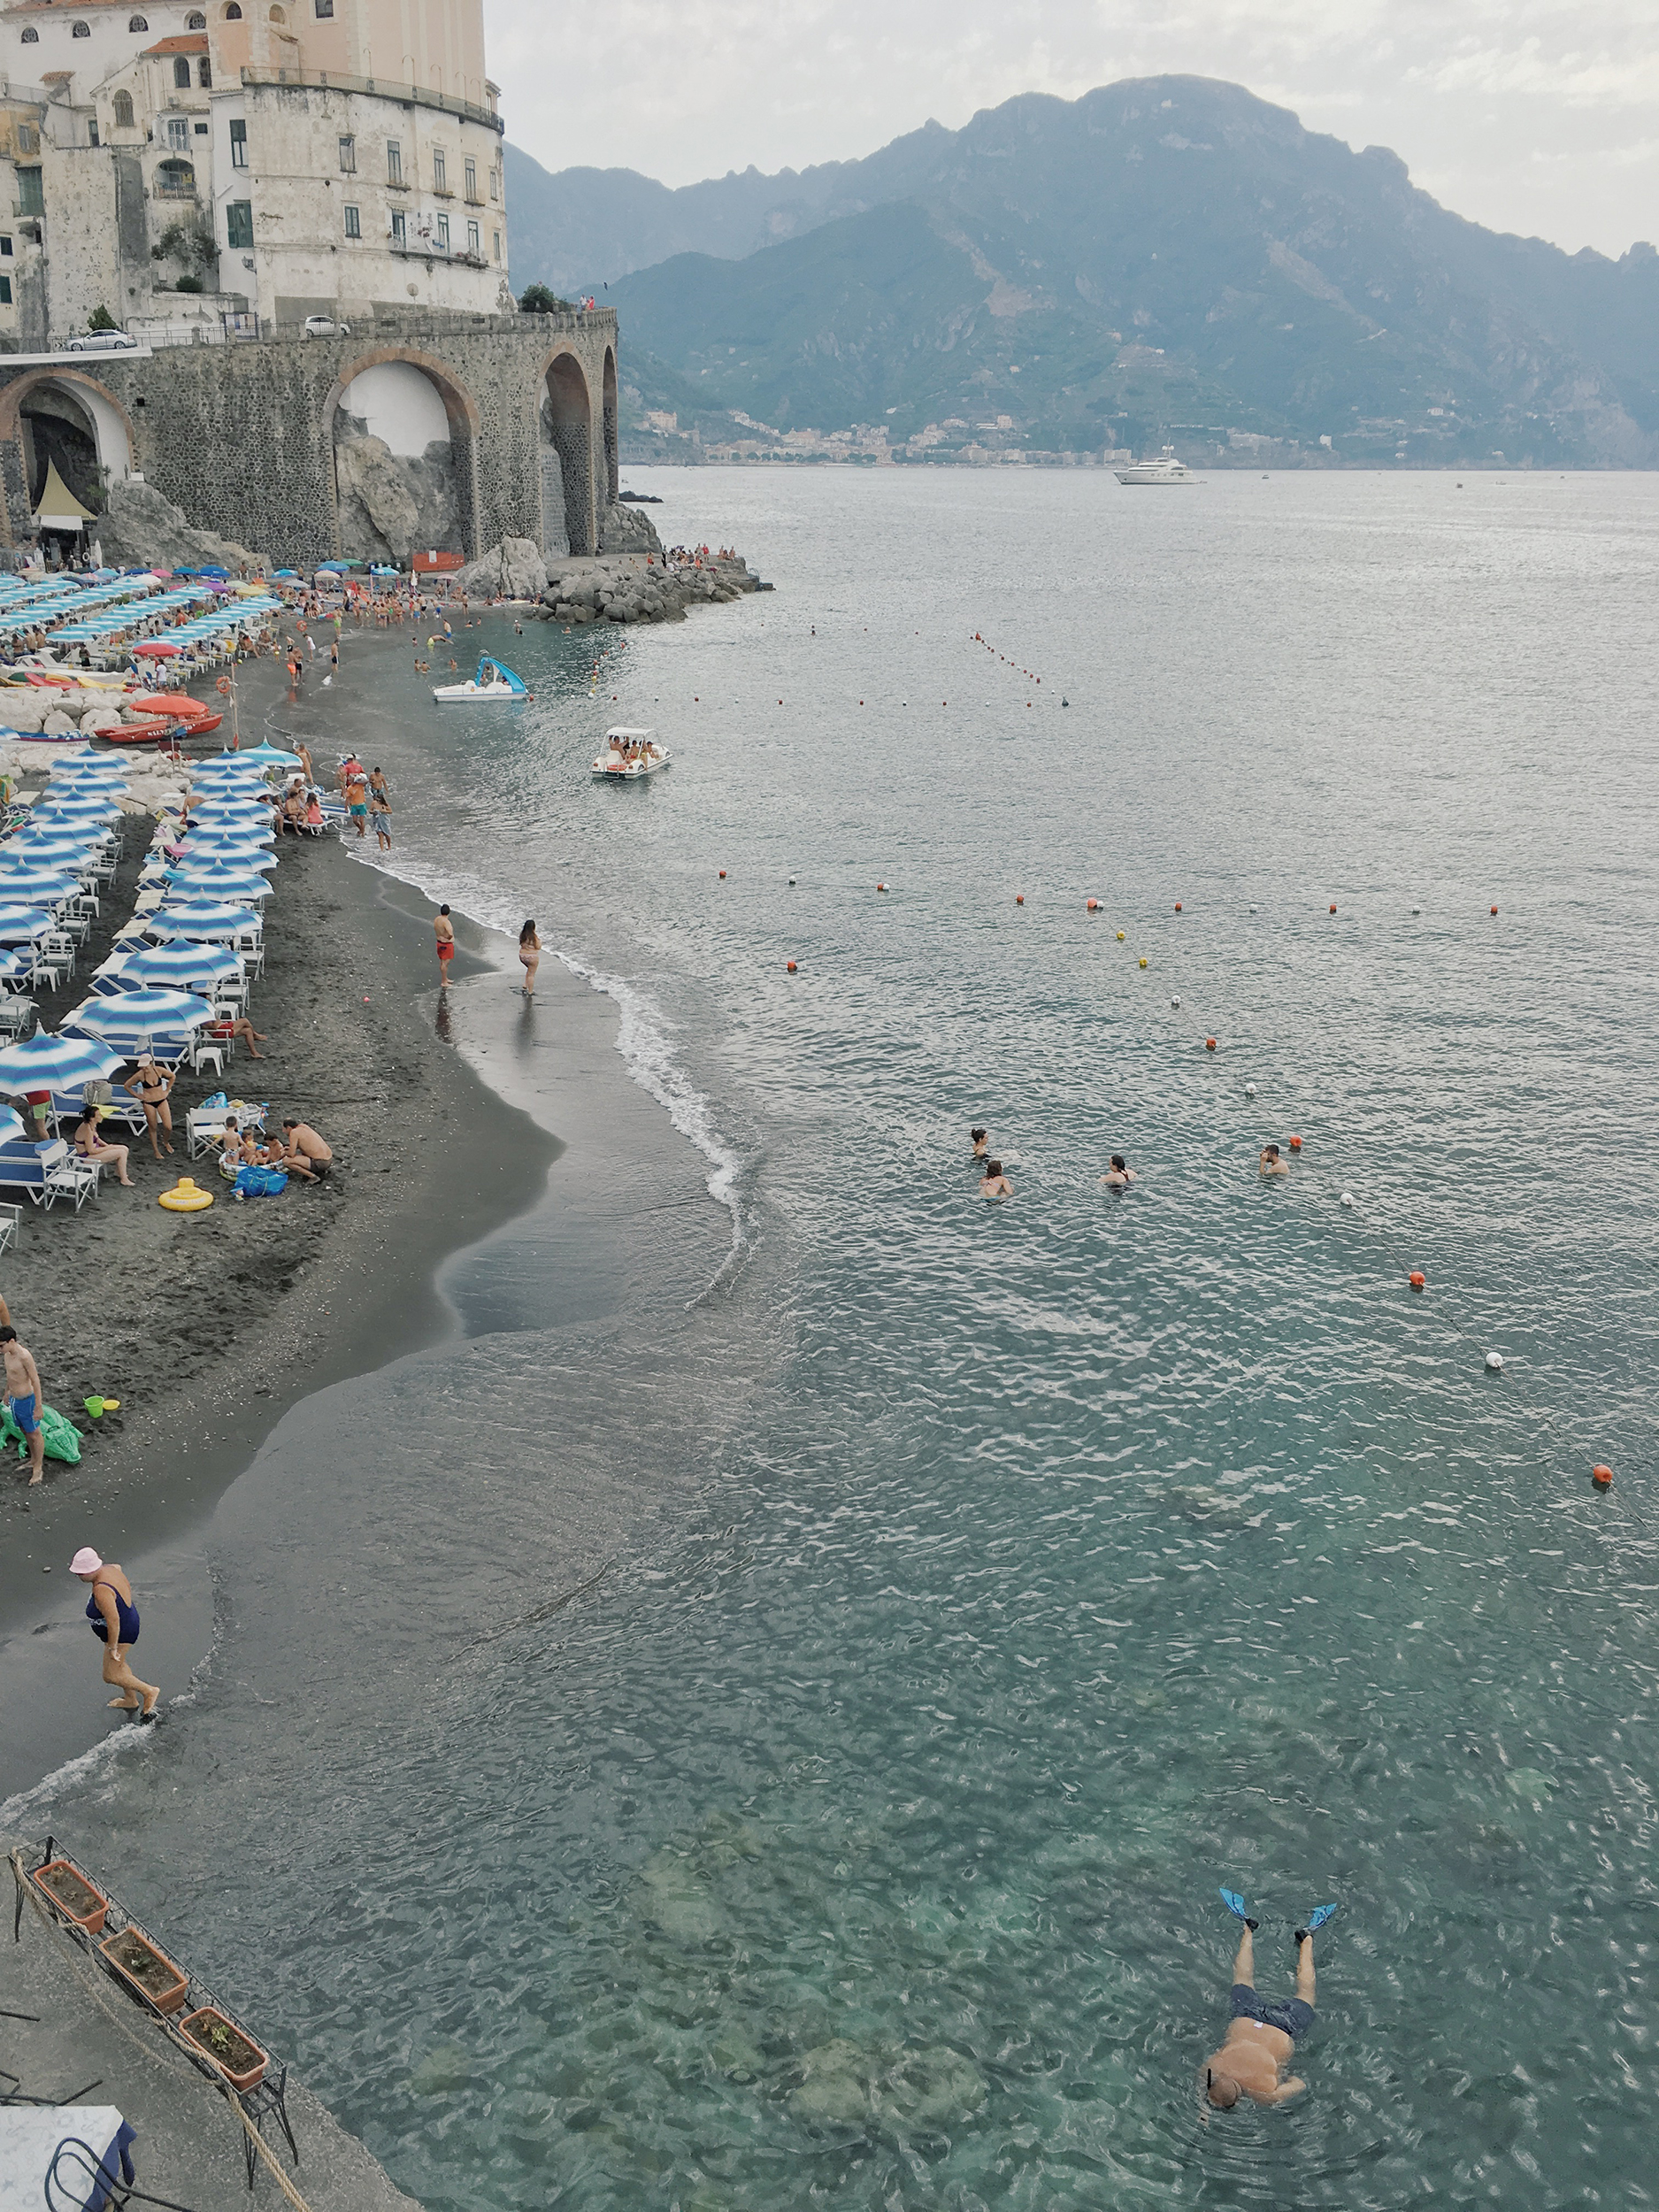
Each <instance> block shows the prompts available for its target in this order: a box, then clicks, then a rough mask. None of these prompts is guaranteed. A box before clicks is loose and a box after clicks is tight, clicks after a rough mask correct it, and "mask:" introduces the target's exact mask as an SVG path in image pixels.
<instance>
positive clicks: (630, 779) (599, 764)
mask: <svg viewBox="0 0 1659 2212" xmlns="http://www.w3.org/2000/svg"><path fill="white" fill-rule="evenodd" d="M668 764H669V756H668V748H667V747H666V746H665V745H658V744H657V743H656V742H655V741H654V740H653V738H652V735H651V733H650V731H649V730H625V729H622V728H620V727H618V728H617V729H614V730H607V731H606V732H605V749H604V751H603V753H601V754H599V755H598V756H597V757H595V761H594V775H595V778H596V780H598V781H599V782H600V783H640V782H641V781H643V780H644V779H645V778H646V777H647V776H654V775H655V774H656V773H657V770H658V769H659V768H666V767H667V766H668Z"/></svg>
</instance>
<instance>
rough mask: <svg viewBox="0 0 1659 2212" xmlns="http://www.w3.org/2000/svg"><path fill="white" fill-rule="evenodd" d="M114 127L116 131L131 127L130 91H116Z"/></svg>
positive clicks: (127, 129) (131, 105) (131, 102)
mask: <svg viewBox="0 0 1659 2212" xmlns="http://www.w3.org/2000/svg"><path fill="white" fill-rule="evenodd" d="M115 127H116V129H117V130H118V131H130V130H131V129H132V127H133V96H132V94H131V93H130V92H118V93H117V94H116V96H115Z"/></svg>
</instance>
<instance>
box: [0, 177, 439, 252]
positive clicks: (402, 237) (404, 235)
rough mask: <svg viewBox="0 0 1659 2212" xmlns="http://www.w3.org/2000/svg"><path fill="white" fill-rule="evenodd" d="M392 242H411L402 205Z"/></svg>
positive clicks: (394, 216)
mask: <svg viewBox="0 0 1659 2212" xmlns="http://www.w3.org/2000/svg"><path fill="white" fill-rule="evenodd" d="M39 174H40V171H39V170H38V169H37V170H36V171H35V175H36V176H37V177H38V176H39ZM392 243H393V245H395V246H406V245H407V244H408V243H409V232H408V224H407V219H406V218H405V216H404V214H403V209H402V208H401V207H398V208H394V209H393V211H392Z"/></svg>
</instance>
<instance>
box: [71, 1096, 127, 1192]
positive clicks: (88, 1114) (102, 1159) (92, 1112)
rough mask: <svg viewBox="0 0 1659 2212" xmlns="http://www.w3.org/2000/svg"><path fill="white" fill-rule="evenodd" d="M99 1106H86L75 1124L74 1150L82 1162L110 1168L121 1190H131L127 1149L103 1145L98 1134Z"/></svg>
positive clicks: (101, 1138) (100, 1109)
mask: <svg viewBox="0 0 1659 2212" xmlns="http://www.w3.org/2000/svg"><path fill="white" fill-rule="evenodd" d="M103 1111H104V1109H103V1108H102V1107H101V1106H88V1107H87V1108H86V1109H85V1110H84V1111H83V1112H82V1114H81V1118H80V1120H79V1121H78V1122H77V1123H76V1124H75V1150H76V1151H77V1152H78V1153H79V1154H80V1155H81V1158H82V1159H83V1160H96V1162H97V1163H98V1164H99V1166H100V1167H112V1168H113V1169H114V1170H115V1173H116V1177H117V1179H118V1180H119V1183H120V1185H121V1187H122V1189H123V1190H131V1189H132V1188H133V1179H132V1177H131V1176H130V1175H129V1174H128V1173H127V1147H126V1146H125V1145H124V1144H105V1143H104V1139H103V1137H102V1136H101V1135H100V1134H99V1132H98V1116H99V1115H100V1114H101V1113H102V1112H103Z"/></svg>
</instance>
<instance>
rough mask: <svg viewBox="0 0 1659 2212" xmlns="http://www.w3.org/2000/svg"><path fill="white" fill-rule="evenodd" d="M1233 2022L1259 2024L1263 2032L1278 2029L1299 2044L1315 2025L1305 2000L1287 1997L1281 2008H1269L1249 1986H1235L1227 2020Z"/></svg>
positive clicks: (1243, 1983)
mask: <svg viewBox="0 0 1659 2212" xmlns="http://www.w3.org/2000/svg"><path fill="white" fill-rule="evenodd" d="M1229 2017H1230V2018H1232V2019H1234V2020H1259V2021H1260V2022H1261V2024H1262V2025H1263V2027H1264V2028H1277V2029H1279V2032H1280V2033H1281V2034H1283V2035H1287V2036H1288V2037H1289V2038H1290V2039H1291V2041H1292V2042H1293V2043H1298V2042H1300V2041H1301V2039H1302V2037H1303V2036H1304V2035H1306V2034H1307V2032H1308V2031H1309V2029H1310V2027H1312V2025H1313V2007H1312V2006H1311V2005H1310V2004H1309V2002H1308V2001H1307V2000H1306V1999H1305V1998H1302V1997H1286V2000H1285V2001H1284V2003H1283V2004H1282V2005H1270V2004H1267V2003H1265V2002H1264V2001H1263V1999H1261V1998H1260V1997H1258V1996H1257V1995H1256V1992H1255V1991H1254V1990H1253V1989H1252V1988H1251V1987H1250V1985H1249V1984H1248V1982H1234V1983H1233V2002H1232V2007H1231V2010H1230V2013H1229Z"/></svg>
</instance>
